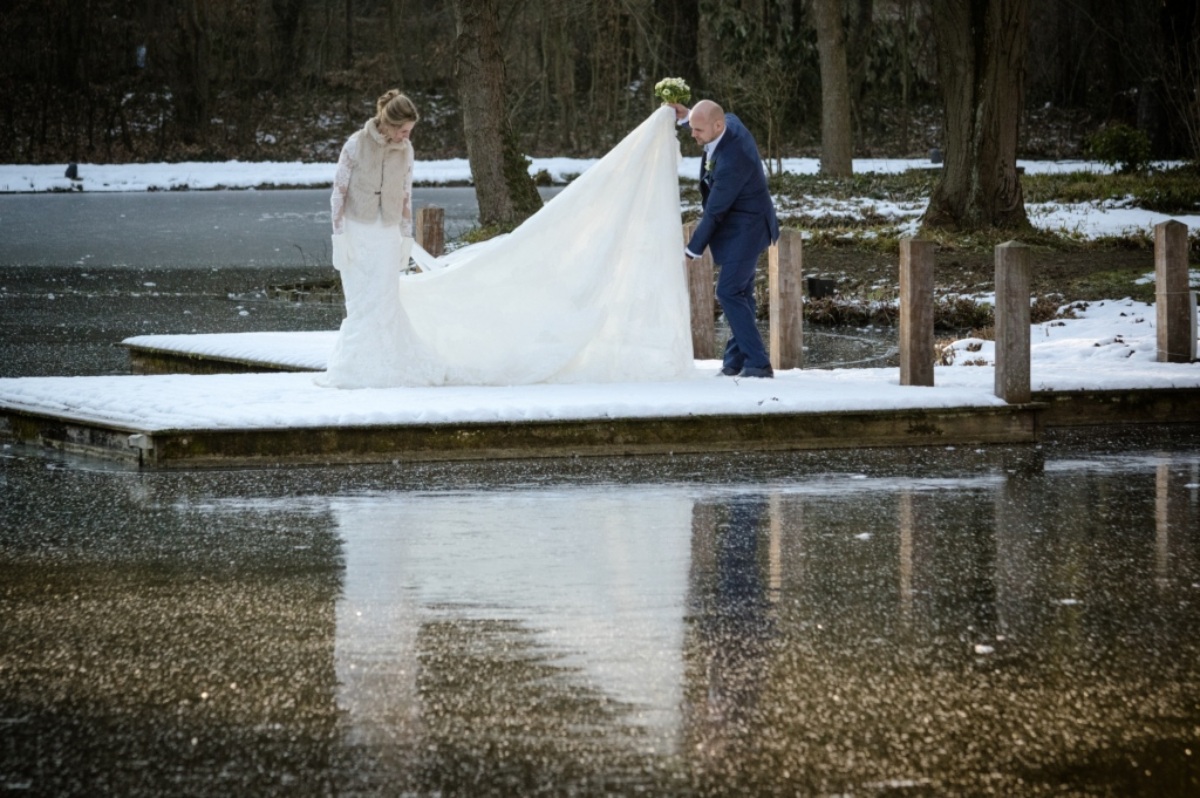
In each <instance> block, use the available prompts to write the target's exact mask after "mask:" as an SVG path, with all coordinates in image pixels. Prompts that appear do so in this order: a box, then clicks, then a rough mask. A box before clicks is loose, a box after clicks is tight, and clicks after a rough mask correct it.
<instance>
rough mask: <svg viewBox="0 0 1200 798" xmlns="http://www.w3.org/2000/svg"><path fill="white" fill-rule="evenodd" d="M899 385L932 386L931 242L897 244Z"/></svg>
mask: <svg viewBox="0 0 1200 798" xmlns="http://www.w3.org/2000/svg"><path fill="white" fill-rule="evenodd" d="M900 384H901V385H926V386H932V385H933V242H932V241H920V240H917V239H914V238H905V239H903V240H901V241H900Z"/></svg>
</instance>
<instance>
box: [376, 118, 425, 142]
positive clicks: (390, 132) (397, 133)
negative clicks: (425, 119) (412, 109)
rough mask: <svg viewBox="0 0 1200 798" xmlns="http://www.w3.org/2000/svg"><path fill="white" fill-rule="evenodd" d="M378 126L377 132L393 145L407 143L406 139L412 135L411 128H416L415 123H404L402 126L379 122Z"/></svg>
mask: <svg viewBox="0 0 1200 798" xmlns="http://www.w3.org/2000/svg"><path fill="white" fill-rule="evenodd" d="M378 124H379V132H380V133H382V134H383V137H384V138H385V139H387V140H388V141H390V142H392V143H393V144H399V143H400V142H402V141H408V137H409V136H411V135H412V131H413V128H414V127H416V126H417V123H416V122H405V123H404V124H403V125H389V124H388V123H387V122H382V121H381V122H379V123H378Z"/></svg>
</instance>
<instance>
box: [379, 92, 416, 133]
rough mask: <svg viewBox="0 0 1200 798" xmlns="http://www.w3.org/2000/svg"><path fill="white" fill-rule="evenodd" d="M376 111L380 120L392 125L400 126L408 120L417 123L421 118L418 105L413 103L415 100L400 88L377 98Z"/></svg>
mask: <svg viewBox="0 0 1200 798" xmlns="http://www.w3.org/2000/svg"><path fill="white" fill-rule="evenodd" d="M375 113H376V116H377V117H378V118H379V121H380V122H385V123H387V124H389V125H391V126H392V127H400V125H403V124H406V123H408V122H414V123H415V122H417V121H418V120H419V119H420V118H421V115H420V114H418V113H417V106H415V105H413V101H412V100H410V99H408V97H407V96H406V95H403V94H401V93H400V90H399V89H392V90H391V91H389V92H385V93H384V94H383V95H382V96H381V97H380V98H379V99H378V100H376V101H375Z"/></svg>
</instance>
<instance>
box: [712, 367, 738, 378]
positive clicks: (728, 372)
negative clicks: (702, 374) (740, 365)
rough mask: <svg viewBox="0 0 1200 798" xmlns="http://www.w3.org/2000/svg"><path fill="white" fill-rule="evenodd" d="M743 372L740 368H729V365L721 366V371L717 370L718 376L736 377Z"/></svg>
mask: <svg viewBox="0 0 1200 798" xmlns="http://www.w3.org/2000/svg"><path fill="white" fill-rule="evenodd" d="M741 373H742V372H741V370H740V369H731V368H729V366H723V367H722V368H721V370H720V371H719V372H717V376H718V377H736V376H737V375H739V374H741Z"/></svg>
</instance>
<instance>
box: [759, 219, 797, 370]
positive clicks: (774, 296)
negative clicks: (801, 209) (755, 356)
mask: <svg viewBox="0 0 1200 798" xmlns="http://www.w3.org/2000/svg"><path fill="white" fill-rule="evenodd" d="M767 263H768V272H767V278H768V279H767V286H768V295H769V298H770V302H769V309H770V314H771V335H770V337H771V344H770V350H771V368H776V369H798V368H801V367H802V366H803V365H804V297H803V293H802V291H803V285H804V242H803V239H802V238H801V237H800V232H799V231H798V230H789V229H787V228H783V229H781V230H780V231H779V241H778V242H776V243H775V244H772V245H771V248H770V249H769V250H768V251H767Z"/></svg>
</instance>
